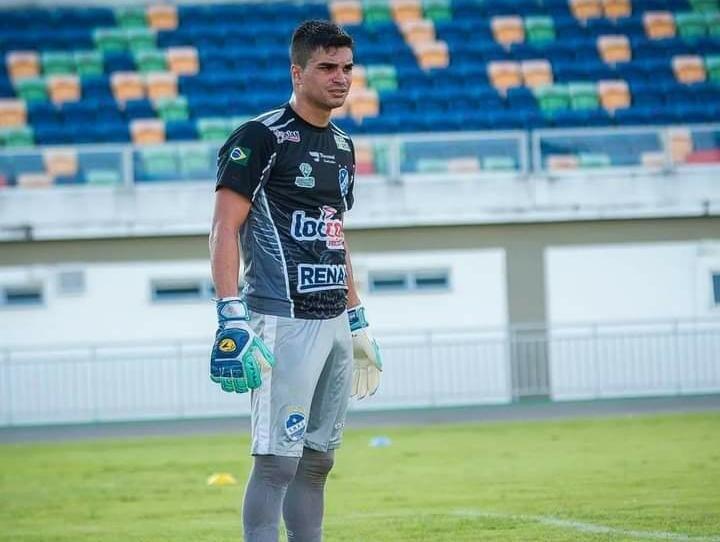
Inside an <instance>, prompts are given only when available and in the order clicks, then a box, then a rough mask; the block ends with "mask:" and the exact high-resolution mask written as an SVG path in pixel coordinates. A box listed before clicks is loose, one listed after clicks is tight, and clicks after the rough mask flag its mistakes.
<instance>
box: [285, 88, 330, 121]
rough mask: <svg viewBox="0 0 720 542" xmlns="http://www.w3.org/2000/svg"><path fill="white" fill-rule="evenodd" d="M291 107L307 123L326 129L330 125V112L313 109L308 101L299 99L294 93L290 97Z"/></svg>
mask: <svg viewBox="0 0 720 542" xmlns="http://www.w3.org/2000/svg"><path fill="white" fill-rule="evenodd" d="M290 107H292V108H293V111H295V113H297V114H298V115H299V116H300V117H301V118H302V119H303V120H304V121H305V122H307V123H309V124H312V125H313V126H317V127H320V128H321V127H324V126H327V125H328V124H330V111H326V110H324V109H319V108H317V107H313V106H312V105H310V104H309V103H308V102H307V101H305V100H302V99H298V97H297V94H295V93H293V95H292V96H291V97H290Z"/></svg>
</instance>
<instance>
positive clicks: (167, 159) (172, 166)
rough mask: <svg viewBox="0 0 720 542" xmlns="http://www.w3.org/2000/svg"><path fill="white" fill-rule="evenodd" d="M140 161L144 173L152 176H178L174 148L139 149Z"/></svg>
mask: <svg viewBox="0 0 720 542" xmlns="http://www.w3.org/2000/svg"><path fill="white" fill-rule="evenodd" d="M139 152H140V161H141V162H142V166H143V169H144V170H145V173H146V174H147V175H149V176H152V177H173V176H178V173H179V171H178V164H177V155H176V152H175V149H171V148H167V147H156V148H152V149H141V150H140V151H139Z"/></svg>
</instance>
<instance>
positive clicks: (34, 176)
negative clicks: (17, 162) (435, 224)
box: [17, 171, 54, 188]
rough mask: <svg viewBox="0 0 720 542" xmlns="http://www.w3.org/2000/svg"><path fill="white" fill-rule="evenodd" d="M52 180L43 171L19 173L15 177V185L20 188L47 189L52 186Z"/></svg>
mask: <svg viewBox="0 0 720 542" xmlns="http://www.w3.org/2000/svg"><path fill="white" fill-rule="evenodd" d="M53 181H54V179H53V178H52V176H50V175H49V174H47V173H45V172H44V171H34V172H26V173H20V174H19V175H18V176H17V185H18V186H19V187H20V188H48V187H50V186H52V185H53Z"/></svg>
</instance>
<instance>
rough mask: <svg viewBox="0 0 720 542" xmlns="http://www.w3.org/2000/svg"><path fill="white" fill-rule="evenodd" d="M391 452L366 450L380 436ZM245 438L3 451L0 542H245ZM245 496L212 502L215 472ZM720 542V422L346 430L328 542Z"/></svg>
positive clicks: (700, 418) (226, 490) (221, 491)
mask: <svg viewBox="0 0 720 542" xmlns="http://www.w3.org/2000/svg"><path fill="white" fill-rule="evenodd" d="M378 434H383V435H387V436H389V437H390V438H391V439H392V446H390V447H386V448H371V447H369V446H368V442H369V440H370V438H371V437H372V436H373V435H378ZM247 450H248V438H247V436H246V435H227V436H214V437H207V436H192V437H178V438H142V439H139V438H138V439H125V440H103V441H92V442H73V443H62V444H32V445H3V446H0V503H1V504H0V525H1V526H2V527H1V528H0V540H2V541H12V542H40V541H42V542H54V541H58V542H60V541H62V542H77V541H85V540H88V541H89V540H93V541H95V540H97V541H103V542H164V541H168V542H169V541H172V542H180V541H192V542H206V541H207V542H210V541H212V542H221V541H236V540H240V539H241V534H240V504H241V501H242V494H243V486H244V482H245V478H246V476H247V472H248V469H249V466H250V458H249V457H248V452H247ZM222 471H226V472H231V473H233V474H234V475H235V476H236V477H237V478H238V481H239V482H240V483H239V484H238V485H237V486H226V487H214V486H213V487H210V486H207V485H206V479H207V477H208V476H209V475H210V474H211V473H213V472H222ZM645 539H657V540H702V541H710V540H720V413H708V414H692V415H663V416H645V417H626V418H613V419H592V420H573V421H547V422H530V423H519V422H511V423H488V424H476V425H442V426H427V427H426V426H419V427H402V428H396V429H388V428H383V429H381V430H380V429H378V430H366V429H363V430H352V429H349V430H348V431H347V433H346V439H345V443H344V446H343V448H342V449H341V450H340V451H339V453H338V456H337V461H336V467H335V469H334V470H333V472H332V474H331V477H330V481H329V485H328V498H327V503H326V537H325V540H326V541H329V542H332V541H342V542H345V541H363V542H366V541H420V540H428V541H430V540H432V541H453V542H455V541H471V540H472V541H476V540H477V541H480V540H482V541H486V540H494V541H495V540H496V541H504V542H507V541H540V540H543V541H578V540H604V541H608V540H612V541H616V540H617V541H620V540H645Z"/></svg>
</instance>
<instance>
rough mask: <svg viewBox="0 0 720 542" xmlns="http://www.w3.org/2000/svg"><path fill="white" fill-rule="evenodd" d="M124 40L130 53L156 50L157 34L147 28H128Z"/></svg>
mask: <svg viewBox="0 0 720 542" xmlns="http://www.w3.org/2000/svg"><path fill="white" fill-rule="evenodd" d="M125 38H126V39H127V43H128V45H129V47H130V50H131V51H142V50H146V49H156V48H157V33H156V32H155V30H152V29H149V28H128V29H127V30H126V31H125Z"/></svg>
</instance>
